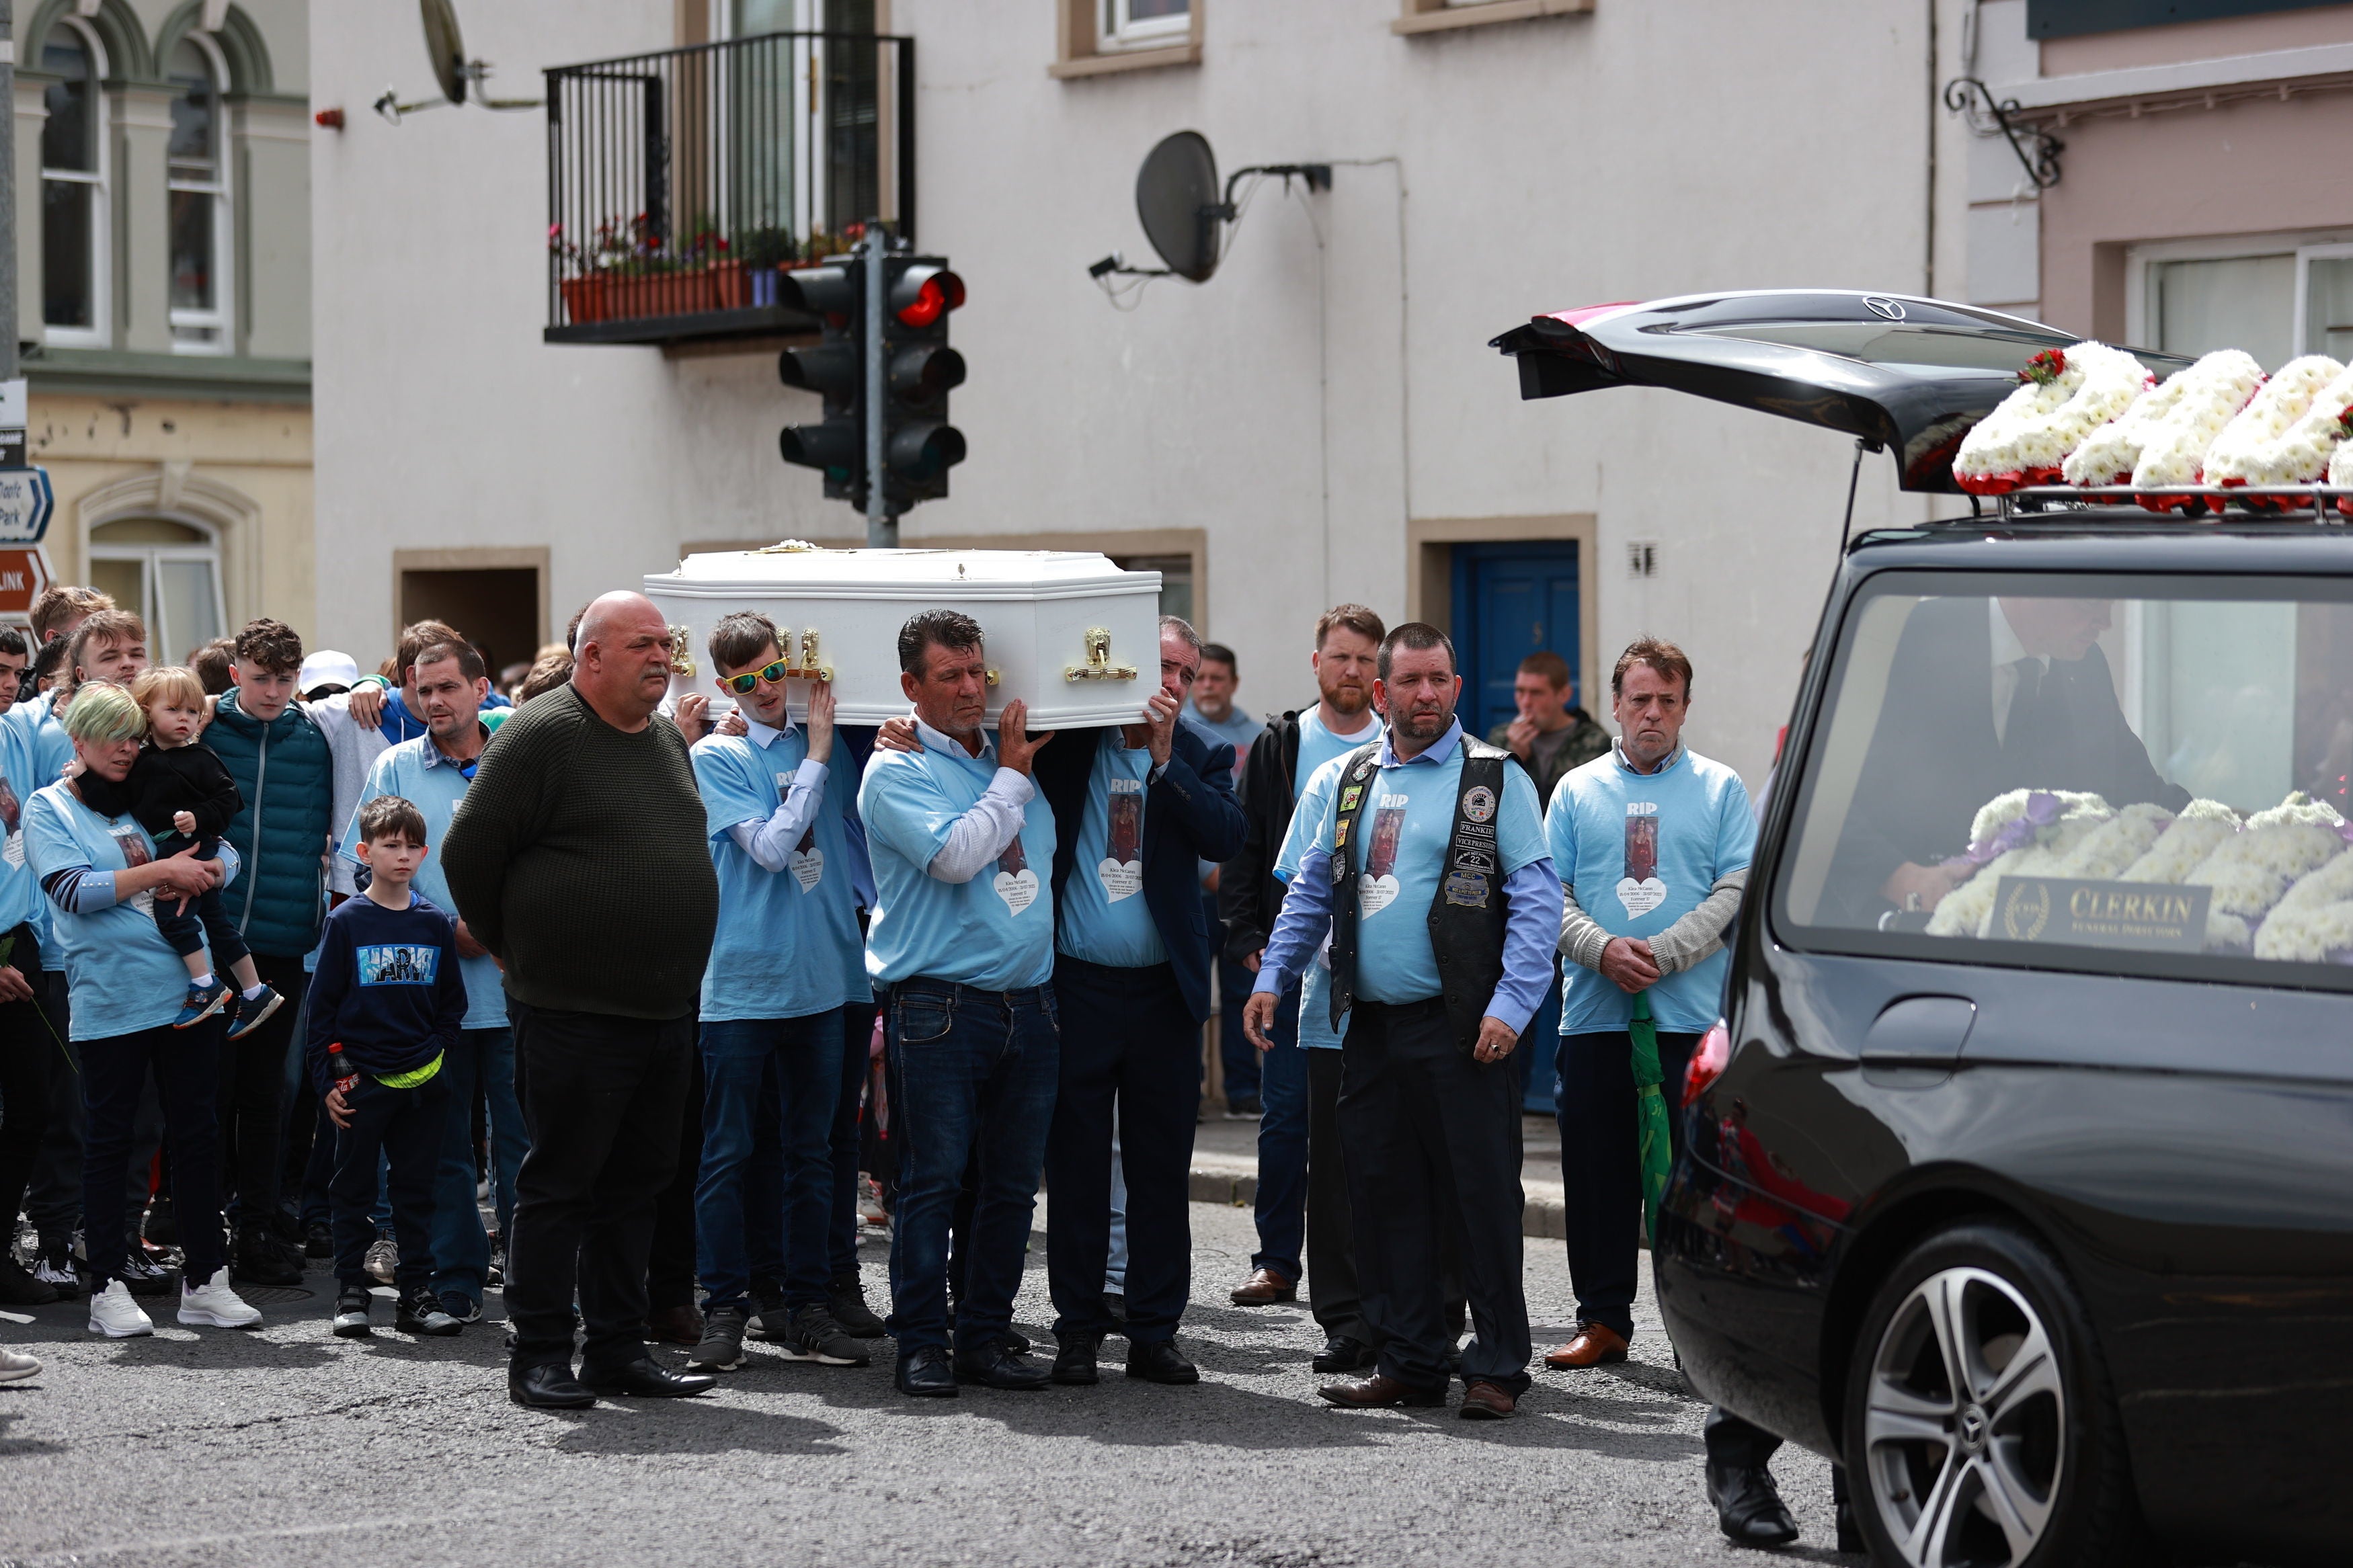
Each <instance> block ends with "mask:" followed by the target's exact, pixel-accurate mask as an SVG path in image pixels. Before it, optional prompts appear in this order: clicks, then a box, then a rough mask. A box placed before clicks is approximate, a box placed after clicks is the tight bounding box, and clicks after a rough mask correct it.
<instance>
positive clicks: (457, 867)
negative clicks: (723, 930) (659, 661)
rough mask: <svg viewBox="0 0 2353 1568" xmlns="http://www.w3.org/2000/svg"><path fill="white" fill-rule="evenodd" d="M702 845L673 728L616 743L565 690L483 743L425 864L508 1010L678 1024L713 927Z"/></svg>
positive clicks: (698, 807) (713, 885) (529, 707)
mask: <svg viewBox="0 0 2353 1568" xmlns="http://www.w3.org/2000/svg"><path fill="white" fill-rule="evenodd" d="M705 831H706V829H705V826H704V818H703V811H702V796H701V795H699V794H698V793H697V792H696V790H695V786H694V766H693V764H692V763H691V762H690V761H688V759H687V753H686V740H685V738H684V737H683V736H681V734H680V733H679V732H678V727H677V726H676V725H674V724H672V723H671V722H670V721H669V720H667V719H665V718H662V717H660V716H659V714H658V715H656V716H655V717H654V718H653V719H652V721H649V723H648V724H647V726H646V727H645V728H644V729H643V730H640V731H638V732H637V733H636V734H634V735H632V734H628V733H625V732H623V731H619V730H616V729H615V728H613V726H611V725H610V724H607V723H606V722H605V721H604V720H602V719H600V718H598V717H597V716H596V710H594V709H593V708H591V707H589V706H588V704H587V702H586V701H585V700H583V699H582V698H581V696H580V694H579V693H578V692H577V691H575V690H574V689H572V688H571V687H569V686H565V687H561V688H559V689H556V690H554V691H551V692H549V693H547V694H546V695H545V696H543V697H540V698H537V699H535V700H533V701H531V702H528V703H526V704H524V705H523V706H522V707H521V708H518V709H516V710H515V713H514V717H513V718H512V719H509V720H508V721H506V722H505V723H503V724H501V725H500V726H499V728H498V730H497V731H496V732H494V733H493V734H492V735H491V741H490V744H489V745H487V746H486V747H484V748H483V750H482V760H481V764H480V768H479V769H478V770H477V771H476V773H475V774H474V782H473V784H472V787H470V789H469V790H468V791H467V792H466V798H465V800H464V801H463V802H462V803H461V804H460V805H459V807H458V815H457V817H456V819H455V820H453V821H452V822H451V823H450V825H449V832H448V836H447V838H446V841H445V842H444V843H442V844H441V845H440V846H438V851H437V852H438V854H439V855H440V856H441V865H442V871H443V874H444V875H445V876H446V877H448V882H449V893H450V896H451V898H453V899H454V900H456V901H457V905H458V912H459V914H460V915H461V916H463V917H464V919H465V921H466V925H467V928H468V929H469V930H470V931H472V933H473V935H474V938H475V940H476V941H478V942H480V943H481V944H482V945H483V946H484V947H487V948H489V949H490V950H491V952H494V953H496V954H497V955H498V957H499V961H500V962H501V963H503V964H504V965H505V966H506V986H507V994H508V995H510V996H512V997H514V998H515V999H517V1000H518V1001H521V1002H522V1003H524V1004H526V1005H530V1006H533V1007H548V1008H556V1009H562V1010H565V1011H570V1012H582V1013H610V1014H617V1015H618V1016H622V1017H625V1018H675V1017H678V1016H681V1015H682V1014H685V1013H687V1012H689V1011H691V1010H692V1008H693V1007H694V1005H695V1002H696V999H697V997H698V995H699V994H700V993H701V991H702V968H703V964H704V963H705V961H707V960H708V959H709V958H710V956H711V938H712V931H714V930H715V929H716V928H717V925H718V921H719V879H718V877H717V875H716V874H715V873H714V872H713V871H712V866H711V846H710V843H709V841H708V840H707V839H706V837H704V835H705Z"/></svg>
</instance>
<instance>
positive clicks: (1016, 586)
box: [646, 541, 1160, 598]
mask: <svg viewBox="0 0 2353 1568" xmlns="http://www.w3.org/2000/svg"><path fill="white" fill-rule="evenodd" d="M747 587H749V588H760V587H774V588H775V589H776V590H778V591H780V592H786V593H818V594H828V595H830V594H848V595H858V594H868V595H884V596H888V597H892V598H896V597H900V596H902V595H913V594H924V595H931V594H937V595H938V596H940V597H943V598H1000V597H1001V598H1037V597H1045V598H1058V597H1061V596H1064V595H1082V594H1084V595H1099V594H1103V593H1113V594H1118V593H1134V594H1145V593H1150V594H1157V593H1158V592H1159V589H1160V574H1159V573H1157V572H1128V571H1123V570H1122V569H1121V568H1120V567H1118V566H1116V565H1114V564H1113V563H1112V561H1111V559H1110V558H1109V557H1108V556H1105V555H1103V554H1100V553H1098V552H1094V551H1091V550H865V549H860V550H831V549H825V548H820V547H818V546H814V545H801V544H799V543H797V542H794V541H786V542H785V543H783V544H778V545H771V546H769V547H767V548H765V549H762V550H726V551H713V552H704V553H700V554H694V555H690V556H688V557H687V558H686V559H685V560H683V561H681V562H680V563H679V567H678V570H677V571H675V572H670V573H663V574H659V575H655V576H649V577H648V578H647V579H646V589H647V591H648V592H649V593H659V592H670V593H693V592H695V591H697V590H708V591H712V592H738V593H740V592H741V591H743V590H744V589H745V588H747Z"/></svg>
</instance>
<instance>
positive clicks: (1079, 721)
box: [645, 545, 1160, 730]
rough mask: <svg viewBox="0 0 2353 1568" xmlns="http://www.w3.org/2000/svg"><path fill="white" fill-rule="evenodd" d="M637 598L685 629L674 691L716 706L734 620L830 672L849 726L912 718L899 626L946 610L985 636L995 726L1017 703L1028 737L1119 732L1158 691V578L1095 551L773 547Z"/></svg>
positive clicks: (703, 558)
mask: <svg viewBox="0 0 2353 1568" xmlns="http://www.w3.org/2000/svg"><path fill="white" fill-rule="evenodd" d="M645 591H646V596H647V597H648V598H650V599H651V600H653V602H654V603H655V604H656V605H659V606H660V607H661V612H662V615H663V616H664V617H665V618H667V619H668V620H669V622H670V626H671V627H672V629H673V635H674V636H676V634H677V628H680V627H683V628H685V632H684V635H683V637H678V641H679V642H680V644H681V647H680V648H679V656H678V657H677V658H676V659H675V664H676V666H677V668H678V674H677V675H675V676H674V677H673V678H672V679H671V684H670V689H671V693H672V695H673V696H676V695H681V694H683V693H685V692H687V691H700V692H702V694H704V695H705V696H707V697H711V698H712V701H713V705H714V707H718V708H725V707H729V706H733V704H732V702H731V701H729V700H725V699H723V698H722V697H721V696H720V694H719V693H718V692H717V691H716V689H715V688H714V687H713V686H712V678H713V676H714V675H715V674H716V673H717V672H716V671H715V670H713V669H712V667H711V653H710V639H711V628H712V626H716V625H717V624H718V623H719V620H720V618H721V617H722V616H726V615H728V614H729V613H731V612H733V611H735V610H757V611H759V612H761V613H762V614H764V615H765V616H767V617H768V618H769V619H770V620H772V621H774V622H776V625H777V626H778V627H779V628H780V629H781V630H783V631H784V632H785V633H786V635H787V639H788V640H787V642H786V647H785V652H786V654H787V655H788V656H789V657H790V658H792V659H793V661H794V662H795V664H796V665H797V666H800V667H802V668H809V669H814V670H820V671H822V670H829V671H831V676H830V679H832V680H833V682H834V696H835V700H836V702H837V703H838V707H837V709H836V717H837V718H838V719H839V721H841V722H843V723H845V724H879V723H881V721H884V720H885V719H890V718H893V717H895V716H897V715H899V714H902V713H904V712H906V711H907V708H908V703H907V698H906V695H905V693H904V692H902V690H901V689H900V686H899V628H900V627H901V626H903V625H904V624H905V623H906V620H907V617H909V616H913V615H914V614H915V613H916V612H917V611H919V610H926V609H934V608H939V607H943V606H944V607H946V608H948V609H954V610H961V611H963V612H964V613H965V615H967V616H971V617H972V618H973V619H974V620H976V621H978V622H979V623H980V626H981V631H982V633H983V634H984V635H985V637H987V656H988V668H989V670H990V672H991V675H992V677H993V681H994V684H992V685H991V687H990V689H989V694H988V718H989V721H990V722H991V723H994V722H995V721H996V719H997V713H998V711H999V710H1001V709H1003V707H1004V706H1005V704H1006V703H1007V702H1008V701H1011V700H1013V699H1015V698H1019V699H1021V700H1024V701H1026V702H1028V703H1029V728H1031V729H1032V730H1052V729H1058V728H1063V729H1067V728H1081V727H1084V726H1088V725H1103V724H1124V723H1128V722H1130V721H1134V719H1135V718H1136V717H1137V716H1138V714H1140V713H1141V712H1142V711H1143V709H1144V704H1145V700H1146V699H1147V698H1148V697H1150V696H1151V694H1152V693H1153V692H1154V691H1156V690H1158V689H1159V687H1160V631H1159V618H1160V574H1159V573H1157V572H1123V571H1121V570H1120V569H1119V568H1118V567H1116V566H1114V565H1113V564H1112V563H1111V562H1110V561H1109V560H1107V559H1106V558H1104V557H1103V556H1101V555H1097V554H1094V553H1092V552H1082V551H1060V550H820V549H814V548H810V547H807V546H799V545H776V546H772V547H771V548H769V549H765V550H737V551H727V552H719V553H713V554H708V555H690V556H688V557H687V558H686V559H685V560H684V561H683V562H681V563H680V564H679V568H678V570H677V571H675V572H665V573H662V574H659V575H657V576H649V577H648V578H647V579H646V586H645ZM690 666H691V669H690V668H688V667H690ZM793 708H794V711H795V712H796V713H797V712H799V711H800V710H801V701H800V699H799V697H798V695H797V694H796V696H795V699H794V702H793Z"/></svg>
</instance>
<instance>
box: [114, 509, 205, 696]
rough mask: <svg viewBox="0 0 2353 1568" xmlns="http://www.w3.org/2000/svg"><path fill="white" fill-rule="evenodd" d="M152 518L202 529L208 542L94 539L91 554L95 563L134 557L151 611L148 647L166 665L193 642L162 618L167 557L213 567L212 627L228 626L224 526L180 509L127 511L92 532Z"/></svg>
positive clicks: (157, 661) (155, 659)
mask: <svg viewBox="0 0 2353 1568" xmlns="http://www.w3.org/2000/svg"><path fill="white" fill-rule="evenodd" d="M149 518H153V519H154V520H155V521H159V522H168V523H170V524H172V525H173V526H174V527H175V528H185V529H189V530H192V531H195V532H197V533H201V534H203V535H204V536H205V540H206V542H204V543H202V544H112V543H109V542H105V541H103V540H100V539H91V540H90V555H89V558H90V560H92V561H130V562H135V563H138V565H139V593H140V597H141V598H142V600H144V601H145V605H146V607H147V608H148V609H150V610H152V611H153V614H152V615H149V616H146V617H145V618H146V620H147V623H148V625H147V642H148V651H149V653H150V654H151V655H153V658H154V661H155V662H156V663H158V664H167V663H171V662H173V661H174V660H176V659H177V658H179V657H180V655H181V654H183V653H185V652H186V651H187V648H188V647H189V646H190V645H189V644H187V643H186V642H185V641H174V640H173V639H174V637H175V636H176V635H177V634H175V632H174V628H173V627H172V626H169V625H167V624H165V622H164V573H163V563H164V562H166V561H198V562H203V563H206V564H207V565H209V566H210V567H211V568H212V584H213V625H215V626H219V627H222V628H224V629H226V628H227V626H228V603H227V596H226V595H224V593H223V592H222V584H221V579H222V577H223V575H224V574H225V570H226V568H225V563H223V561H222V560H221V543H220V530H219V529H217V528H215V527H214V526H213V525H212V524H211V523H208V522H200V521H197V520H196V519H195V518H193V517H185V516H183V515H181V514H180V513H177V512H168V511H151V512H126V513H124V514H123V515H121V517H110V518H108V519H107V520H106V521H105V522H100V523H99V524H97V525H95V527H94V528H93V530H92V531H93V532H95V531H96V529H98V528H104V527H105V526H107V524H108V523H115V522H136V521H144V520H146V519H149Z"/></svg>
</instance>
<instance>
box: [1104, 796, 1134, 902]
mask: <svg viewBox="0 0 2353 1568" xmlns="http://www.w3.org/2000/svg"><path fill="white" fill-rule="evenodd" d="M1109 837H1110V840H1111V843H1110V846H1109V847H1110V851H1111V853H1110V854H1109V855H1107V856H1106V857H1104V858H1103V862H1102V864H1100V865H1098V866H1097V867H1096V868H1095V875H1096V876H1098V877H1100V878H1101V879H1103V898H1104V899H1105V900H1107V901H1108V902H1111V903H1114V904H1115V903H1117V902H1119V901H1120V900H1122V899H1132V898H1134V896H1135V895H1136V893H1137V892H1138V890H1140V889H1142V888H1143V886H1144V781H1143V780H1141V779H1116V778H1115V779H1113V780H1112V781H1111V831H1110V834H1109Z"/></svg>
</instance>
